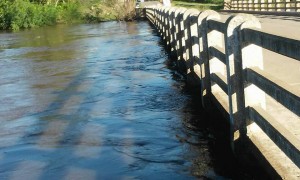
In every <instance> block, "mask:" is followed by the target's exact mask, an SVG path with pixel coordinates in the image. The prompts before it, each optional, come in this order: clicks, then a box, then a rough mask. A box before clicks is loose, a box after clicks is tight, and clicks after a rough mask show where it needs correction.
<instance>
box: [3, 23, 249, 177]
mask: <svg viewBox="0 0 300 180" xmlns="http://www.w3.org/2000/svg"><path fill="white" fill-rule="evenodd" d="M0 39H1V41H0V104H1V106H0V123H1V124H0V179H28V180H33V179H43V180H44V179H196V178H203V179H207V178H208V179H227V178H228V179H240V178H242V179H244V178H249V179H251V178H252V175H251V173H249V172H248V171H247V170H245V169H243V168H240V166H239V164H238V163H237V162H236V161H235V160H234V158H232V156H231V155H230V153H229V151H228V149H229V145H228V144H226V143H224V139H225V138H224V137H223V134H222V133H221V131H222V129H221V130H220V129H219V130H218V129H217V128H216V127H215V125H213V124H212V122H211V119H209V116H207V114H206V113H205V112H204V111H203V110H201V108H200V105H199V104H200V103H199V98H197V97H196V96H195V95H194V94H193V93H192V92H191V91H190V90H189V89H188V88H187V87H186V85H185V83H184V80H183V78H182V77H181V76H180V75H179V74H177V73H176V71H175V70H174V68H173V66H172V63H170V60H169V58H168V55H167V54H166V52H165V51H164V48H163V46H162V45H161V41H160V37H159V36H158V35H157V34H156V32H155V31H154V29H153V28H152V27H151V26H150V25H149V23H147V22H128V23H123V22H122V23H119V22H107V23H100V24H88V25H86V24H82V25H58V26H55V27H45V28H38V29H32V30H24V31H20V32H15V33H7V32H2V33H0ZM220 123H221V122H220Z"/></svg>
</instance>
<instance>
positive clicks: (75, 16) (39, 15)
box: [0, 0, 135, 30]
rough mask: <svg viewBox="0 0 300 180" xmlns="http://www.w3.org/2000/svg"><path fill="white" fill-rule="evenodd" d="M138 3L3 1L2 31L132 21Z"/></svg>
mask: <svg viewBox="0 0 300 180" xmlns="http://www.w3.org/2000/svg"><path fill="white" fill-rule="evenodd" d="M134 10H135V0H0V29H2V30H19V29H24V28H33V27H39V26H45V25H53V24H57V23H76V22H82V21H87V22H101V21H110V20H132V19H134V16H135V11H134Z"/></svg>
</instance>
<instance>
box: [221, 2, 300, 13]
mask: <svg viewBox="0 0 300 180" xmlns="http://www.w3.org/2000/svg"><path fill="white" fill-rule="evenodd" d="M224 9H230V10H245V11H277V12H289V11H290V12H291V11H293V12H300V1H299V0H294V1H291V0H282V1H281V2H278V1H268V0H256V1H253V0H227V1H226V0H225V2H224Z"/></svg>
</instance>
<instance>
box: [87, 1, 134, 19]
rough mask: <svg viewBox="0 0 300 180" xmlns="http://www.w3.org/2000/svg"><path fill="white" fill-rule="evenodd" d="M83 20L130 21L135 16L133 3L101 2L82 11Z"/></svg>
mask: <svg viewBox="0 0 300 180" xmlns="http://www.w3.org/2000/svg"><path fill="white" fill-rule="evenodd" d="M83 14H84V19H85V20H86V21H88V22H101V21H109V20H121V21H123V20H132V19H133V18H134V16H135V1H134V0H126V1H125V2H121V3H120V1H119V0H101V1H100V2H97V3H94V4H92V5H91V6H90V7H89V8H86V10H85V11H84V13H83Z"/></svg>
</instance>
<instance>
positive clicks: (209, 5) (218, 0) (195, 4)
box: [172, 0, 223, 11]
mask: <svg viewBox="0 0 300 180" xmlns="http://www.w3.org/2000/svg"><path fill="white" fill-rule="evenodd" d="M172 5H173V6H178V7H185V8H195V9H199V10H201V11H202V10H208V9H212V10H220V9H223V0H201V1H195V0H173V1H172Z"/></svg>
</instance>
